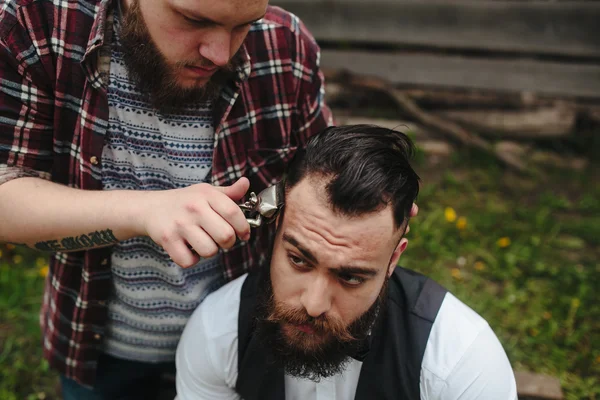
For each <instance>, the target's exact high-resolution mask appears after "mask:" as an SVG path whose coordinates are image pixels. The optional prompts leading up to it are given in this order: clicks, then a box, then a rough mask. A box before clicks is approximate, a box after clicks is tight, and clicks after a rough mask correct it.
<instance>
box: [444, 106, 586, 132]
mask: <svg viewBox="0 0 600 400" xmlns="http://www.w3.org/2000/svg"><path fill="white" fill-rule="evenodd" d="M436 114H441V115H443V116H444V117H446V118H448V119H450V120H452V121H454V122H458V123H460V124H461V125H464V126H466V127H469V128H471V129H474V130H476V131H478V132H480V133H481V134H485V135H486V136H497V137H503V138H514V139H556V138H559V137H565V136H567V135H570V134H571V133H573V130H574V128H575V120H576V117H577V112H576V110H575V108H573V107H564V106H555V107H551V108H540V109H537V110H523V111H503V110H494V111H491V110H486V111H470V110H450V111H440V112H437V113H436Z"/></svg>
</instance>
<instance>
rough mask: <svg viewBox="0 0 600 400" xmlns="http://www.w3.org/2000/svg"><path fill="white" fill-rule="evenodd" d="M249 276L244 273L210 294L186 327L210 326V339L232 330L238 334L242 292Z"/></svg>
mask: <svg viewBox="0 0 600 400" xmlns="http://www.w3.org/2000/svg"><path fill="white" fill-rule="evenodd" d="M247 276H248V274H245V275H242V276H240V277H239V278H237V279H234V280H233V281H231V282H229V283H227V284H226V285H224V286H222V287H221V288H219V289H218V290H216V291H215V292H213V293H211V294H209V295H208V296H207V297H206V299H204V301H203V302H202V303H201V304H200V305H199V306H198V308H197V309H196V310H195V311H194V313H193V314H192V316H191V318H190V320H189V321H188V324H187V325H186V329H188V326H189V327H190V328H189V329H194V328H198V329H204V327H210V329H209V330H207V335H208V338H209V339H214V338H218V337H220V336H223V335H227V334H229V333H232V332H235V333H236V335H237V328H238V326H237V325H238V323H237V321H238V315H239V308H240V294H241V291H242V286H243V284H244V282H245V281H246V278H247Z"/></svg>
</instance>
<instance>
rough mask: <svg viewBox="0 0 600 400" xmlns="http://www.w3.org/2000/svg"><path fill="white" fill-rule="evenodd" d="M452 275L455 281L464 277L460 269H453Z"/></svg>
mask: <svg viewBox="0 0 600 400" xmlns="http://www.w3.org/2000/svg"><path fill="white" fill-rule="evenodd" d="M450 274H452V277H453V278H454V279H460V278H461V277H462V275H461V273H460V269H458V268H452V270H451V271H450Z"/></svg>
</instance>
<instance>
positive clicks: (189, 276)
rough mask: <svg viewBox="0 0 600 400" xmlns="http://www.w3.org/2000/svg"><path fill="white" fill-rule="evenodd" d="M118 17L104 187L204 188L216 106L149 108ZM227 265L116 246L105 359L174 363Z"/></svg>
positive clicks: (145, 244)
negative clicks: (188, 263)
mask: <svg viewBox="0 0 600 400" xmlns="http://www.w3.org/2000/svg"><path fill="white" fill-rule="evenodd" d="M119 9H120V7H115V12H114V23H113V26H114V31H113V35H112V42H113V44H112V51H111V63H110V78H109V85H108V106H109V119H108V129H107V131H106V140H105V144H104V150H103V152H102V187H103V189H104V190H117V189H119V190H165V189H176V188H182V187H186V186H189V185H192V184H195V183H201V182H205V181H206V179H207V178H208V177H209V176H210V175H209V172H210V168H211V163H212V152H213V147H214V143H213V140H214V128H213V121H212V104H211V103H207V104H190V105H189V106H188V107H187V108H185V109H181V110H178V111H177V112H172V113H170V114H169V115H163V114H161V113H160V112H157V110H155V109H153V107H152V106H151V105H150V104H148V103H147V101H146V100H145V96H143V95H142V94H141V93H140V92H139V91H138V90H137V88H136V86H135V83H134V82H133V81H132V80H131V79H130V77H129V75H128V72H127V68H126V67H125V63H124V61H123V54H122V52H121V45H120V42H119V30H120V23H119V20H120V18H119V11H118V10H119ZM220 259H221V257H220V255H217V256H215V257H213V258H211V259H202V260H201V261H200V262H199V263H198V264H197V265H196V266H194V267H191V268H186V269H184V268H181V267H179V266H178V265H177V264H175V263H173V262H172V261H170V259H169V256H168V254H167V253H166V252H165V251H164V250H163V249H162V248H161V247H160V246H159V245H157V244H156V243H155V242H154V241H153V240H152V239H150V238H149V237H147V236H145V237H136V238H133V239H129V240H125V241H121V242H120V243H118V244H117V245H115V246H114V248H113V252H112V256H111V261H112V263H111V264H112V275H113V291H112V293H111V297H110V299H109V302H108V324H107V326H106V331H105V332H106V333H105V338H104V342H103V344H104V352H106V353H108V354H110V355H112V356H115V357H118V358H124V359H128V360H135V361H145V362H165V361H172V360H174V359H175V350H176V348H177V343H178V341H179V337H180V336H181V332H182V331H183V327H184V326H185V323H186V321H187V320H188V318H189V317H190V315H191V313H192V311H194V309H195V308H196V307H197V306H198V305H199V304H200V301H202V300H203V299H204V297H206V295H207V294H208V293H210V292H211V291H212V290H214V289H216V288H218V287H220V286H222V285H223V283H224V279H223V274H222V272H221V263H220Z"/></svg>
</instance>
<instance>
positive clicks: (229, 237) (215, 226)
mask: <svg viewBox="0 0 600 400" xmlns="http://www.w3.org/2000/svg"><path fill="white" fill-rule="evenodd" d="M220 200H225V201H220ZM211 203H212V204H211ZM213 204H214V206H213ZM196 219H197V220H196V221H189V222H192V223H186V224H185V225H182V226H180V227H179V232H180V233H181V235H182V236H184V237H185V238H186V239H188V241H190V240H191V241H190V244H191V245H192V246H194V249H196V251H198V252H200V250H202V249H201V248H196V246H195V245H194V244H195V243H199V241H200V240H201V239H199V237H200V236H203V235H202V234H200V233H199V231H202V233H203V234H205V235H207V236H208V239H210V240H211V241H213V242H214V244H215V245H216V246H218V247H221V248H224V249H229V248H231V247H232V246H233V245H234V244H235V241H236V236H237V237H240V238H241V239H242V240H247V239H248V237H249V235H250V225H249V224H248V221H246V217H245V216H244V213H243V212H242V211H241V210H240V208H239V207H238V206H237V205H236V204H235V203H233V202H232V201H231V200H230V199H228V198H225V199H215V200H214V201H211V202H210V203H209V204H207V205H206V206H205V208H203V209H200V210H197V212H196ZM194 222H195V223H194ZM192 241H193V243H192Z"/></svg>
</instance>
